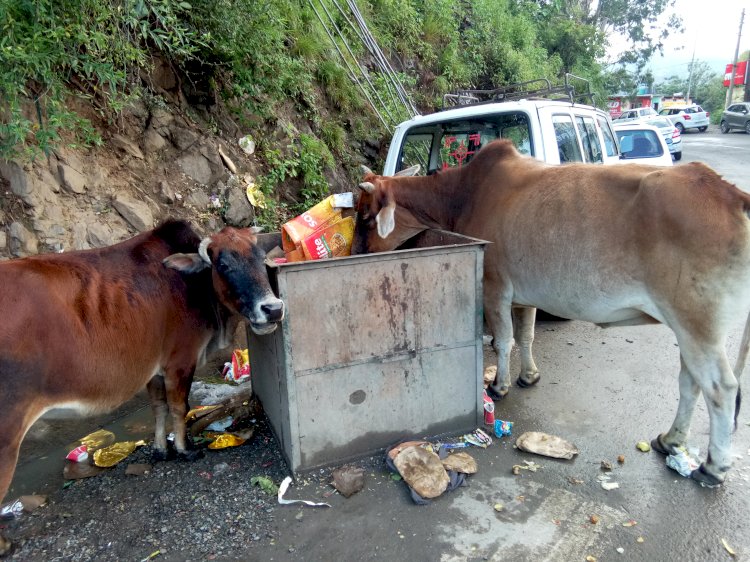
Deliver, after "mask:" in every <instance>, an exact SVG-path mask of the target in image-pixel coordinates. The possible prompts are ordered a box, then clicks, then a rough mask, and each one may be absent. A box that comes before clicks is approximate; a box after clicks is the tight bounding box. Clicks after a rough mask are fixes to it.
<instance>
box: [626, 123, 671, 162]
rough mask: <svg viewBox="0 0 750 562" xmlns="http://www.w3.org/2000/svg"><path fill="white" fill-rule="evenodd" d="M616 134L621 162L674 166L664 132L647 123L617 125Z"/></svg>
mask: <svg viewBox="0 0 750 562" xmlns="http://www.w3.org/2000/svg"><path fill="white" fill-rule="evenodd" d="M615 135H616V136H617V140H618V141H619V143H620V152H621V153H622V156H621V157H620V163H623V164H629V163H637V164H649V165H651V166H672V165H673V164H672V155H671V154H670V153H669V147H667V142H666V141H665V140H664V137H663V136H662V133H661V131H660V130H659V129H657V128H656V127H654V126H653V125H648V124H646V123H622V124H620V125H615Z"/></svg>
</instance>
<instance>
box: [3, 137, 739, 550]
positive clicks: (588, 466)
mask: <svg viewBox="0 0 750 562" xmlns="http://www.w3.org/2000/svg"><path fill="white" fill-rule="evenodd" d="M683 142H684V146H683V160H682V161H681V162H680V163H679V164H678V165H684V164H685V163H686V162H690V161H694V160H702V161H704V162H706V163H708V164H709V165H711V166H712V167H714V168H715V169H716V170H717V171H718V172H719V173H721V174H722V175H724V177H725V178H726V179H728V180H729V181H732V182H734V183H736V184H737V185H738V186H740V187H741V188H742V189H745V190H747V191H750V181H749V180H748V178H747V174H746V173H743V165H742V164H741V163H742V162H743V161H745V162H747V161H748V157H747V155H748V151H749V150H750V136H749V135H745V134H742V133H733V134H729V135H721V134H719V133H718V131H714V130H709V132H707V133H687V134H685V135H684V137H683ZM743 322H744V318H739V317H738V318H737V319H736V323H735V325H734V327H733V330H732V333H731V337H730V340H729V355H730V360H732V361H733V359H734V357H735V356H736V353H737V348H738V345H739V339H740V336H741V330H742V325H743ZM535 354H536V360H537V364H538V366H539V368H540V371H541V374H542V380H541V382H540V383H539V384H538V385H537V386H535V387H533V388H531V389H520V388H517V387H514V388H513V389H512V390H511V393H510V395H509V396H508V397H507V398H506V399H505V400H504V401H502V402H499V403H498V404H497V411H496V416H497V417H498V418H500V419H504V420H509V421H512V422H513V423H514V427H513V437H512V438H508V437H506V438H503V439H500V440H496V441H495V443H493V444H492V445H491V446H490V447H488V448H487V449H479V448H472V449H471V450H470V453H471V454H472V455H473V456H474V457H475V458H476V460H477V462H478V465H479V472H478V473H477V474H475V475H473V476H471V477H469V479H468V486H467V487H463V488H459V489H457V490H454V491H453V492H450V493H446V494H444V495H443V496H441V497H440V498H437V499H436V500H434V501H433V502H432V503H431V504H430V505H427V506H416V505H415V504H413V503H412V501H411V499H410V498H409V496H408V494H407V491H406V487H405V485H404V484H403V482H395V481H393V480H392V479H391V478H390V475H389V474H388V472H387V471H386V470H385V467H384V466H383V464H382V463H380V462H379V461H378V460H377V459H376V461H375V462H374V463H373V462H371V463H369V464H368V465H366V466H368V471H367V475H366V486H365V489H364V490H363V491H361V492H359V493H358V494H355V495H354V496H352V497H351V498H349V499H345V498H344V497H342V496H339V495H333V496H331V497H329V498H326V500H325V501H328V502H330V503H331V505H332V506H333V507H332V508H330V509H302V508H300V507H287V506H279V507H277V508H275V509H274V512H273V514H269V517H273V525H274V527H275V531H274V533H273V537H274V538H272V539H263V540H261V541H259V542H258V543H257V545H256V546H253V548H252V549H250V550H243V549H242V548H239V547H238V550H237V551H235V552H233V553H232V555H231V556H230V557H228V558H231V559H243V560H276V561H284V560H295V561H297V560H299V561H305V562H308V561H330V560H342V561H348V560H401V559H406V560H413V561H415V562H416V561H438V560H439V561H441V562H453V561H465V560H472V561H473V560H495V561H500V560H502V561H510V562H526V561H529V560H534V561H584V560H587V557H589V556H590V557H594V558H595V559H596V560H598V561H600V562H601V561H608V560H628V561H637V562H639V561H643V562H652V561H656V560H659V561H665V560H666V561H680V562H683V561H686V562H692V561H695V562H699V561H701V562H702V561H705V560H711V561H722V560H732V557H731V556H730V554H729V553H728V551H727V550H726V548H725V546H724V543H723V542H722V541H725V542H726V544H727V545H728V546H730V547H731V548H733V549H734V551H736V553H737V556H738V558H739V559H743V558H744V559H747V557H748V556H750V534H748V533H747V519H748V514H750V484H749V483H748V479H749V478H750V427H749V425H750V423H749V422H750V407H748V406H750V404H747V403H746V405H745V409H744V411H743V413H742V414H741V415H740V422H739V427H738V430H737V432H736V433H735V435H734V442H733V454H734V467H733V470H732V471H731V472H730V474H729V476H728V478H727V482H726V484H725V485H724V486H723V487H721V488H718V489H707V488H701V487H700V486H699V485H697V484H696V483H695V482H693V481H691V480H689V479H685V478H683V477H681V476H679V475H678V474H677V473H676V472H674V471H672V470H670V469H669V468H667V467H666V466H665V462H664V457H662V456H661V455H659V454H657V453H655V452H653V451H652V452H648V453H644V452H641V451H639V450H637V449H636V443H637V442H639V441H642V440H650V439H651V438H653V437H655V436H656V435H657V434H658V433H659V432H663V431H666V430H667V429H668V428H669V426H670V424H671V422H672V419H673V417H674V413H675V410H676V408H677V401H678V385H677V373H678V369H679V353H678V349H677V346H676V341H675V337H674V335H673V334H672V333H671V332H670V331H669V330H668V329H667V328H665V327H663V326H650V327H631V328H612V329H608V330H603V329H601V328H598V327H596V326H594V325H591V324H587V323H583V322H551V321H540V322H538V323H537V336H536V341H535ZM486 355H487V358H486V360H487V364H489V362H490V361H491V359H492V352H491V350H489V348H486ZM518 369H519V361H518V354H517V352H514V353H513V355H512V371H513V372H514V373H517V372H518ZM446 392H450V389H446ZM138 405H142V402H139V403H138ZM321 407H324V405H322V406H321ZM373 415H377V412H375V413H373ZM525 431H543V432H547V433H550V434H554V435H558V436H561V437H564V438H566V439H568V440H570V441H573V442H574V443H575V444H576V445H577V447H578V448H579V450H580V454H579V455H578V456H577V457H576V458H575V459H573V460H568V461H562V460H553V459H548V458H545V457H539V456H534V455H530V454H526V453H521V452H520V451H518V450H517V449H515V448H514V447H513V443H514V439H515V437H517V436H518V435H520V434H521V433H523V432H525ZM80 433H81V432H80V430H79V434H80ZM30 439H31V440H32V441H33V439H34V434H33V432H32V435H31V436H30ZM707 439H708V419H707V415H706V408H705V405H704V404H703V402H702V401H701V402H699V404H698V408H697V410H696V414H695V418H694V422H693V431H692V434H691V438H690V443H689V444H690V445H691V446H695V447H698V448H699V449H700V452H701V454H702V456H705V450H706V444H707ZM66 440H67V438H66ZM66 440H63V442H65V441H66ZM32 446H33V443H30V444H28V445H27V444H24V448H25V450H28V447H32ZM58 446H59V444H58ZM270 446H272V445H270ZM619 455H623V456H624V463H622V464H618V462H617V458H618V456H619ZM27 457H28V455H27ZM525 460H529V461H531V460H533V461H534V462H536V463H537V464H539V465H541V466H542V468H541V469H540V470H539V471H537V472H529V471H521V473H520V474H519V475H513V474H512V471H511V469H512V467H513V465H517V464H523V461H525ZM603 460H605V461H608V462H610V463H612V464H613V465H614V469H613V471H612V481H616V482H617V483H619V488H618V489H615V490H611V491H606V490H604V489H603V488H602V487H601V485H600V482H599V481H598V477H599V476H600V475H601V473H602V470H601V468H600V464H601V461H603ZM32 464H33V459H32V460H28V461H27V466H31V465H32ZM174 466H175V468H174V470H178V471H188V470H189V468H187V466H186V465H185V464H175V465H174ZM57 470H59V468H58V469H57ZM58 474H59V473H58ZM316 476H319V474H316ZM37 478H38V477H37ZM58 478H59V476H58ZM317 480H318V478H315V477H313V478H310V480H309V481H308V480H306V479H303V480H300V481H298V482H297V483H296V484H295V486H294V487H293V488H292V489H291V490H290V493H289V495H290V496H292V497H295V498H304V499H316V498H317V499H320V495H321V492H322V489H321V487H320V486H319V485H318V484H317ZM16 486H17V488H16V489H18V490H21V489H23V483H22V482H20V481H19V482H17V483H16ZM62 501H63V502H64V500H62ZM498 504H501V505H502V510H501V511H497V510H496V509H495V506H496V505H498ZM54 509H58V510H62V511H64V505H62V506H61V507H55V508H54ZM592 516H596V517H598V518H599V519H598V522H597V523H592ZM148 524H149V525H151V524H154V525H156V526H158V522H149V523H148ZM95 540H98V539H95ZM106 540H111V538H110V539H108V538H106V537H102V538H101V541H106ZM164 540H165V541H166V540H168V539H164ZM163 546H165V547H167V546H168V547H169V549H168V550H169V552H172V553H175V552H176V550H175V548H174V546H173V545H170V544H168V543H165V544H164V545H163ZM144 548H145V547H144ZM152 550H154V549H152ZM196 557H197V558H200V555H196ZM196 557H194V559H196ZM162 558H163V559H168V560H178V559H179V557H178V556H177V555H175V554H171V555H167V556H166V557H164V556H163V557H162ZM133 559H136V557H135V555H134V557H133Z"/></svg>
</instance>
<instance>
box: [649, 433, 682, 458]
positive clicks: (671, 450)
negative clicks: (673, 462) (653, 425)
mask: <svg viewBox="0 0 750 562" xmlns="http://www.w3.org/2000/svg"><path fill="white" fill-rule="evenodd" d="M651 448H652V449H653V450H654V451H656V452H657V453H661V454H662V455H676V454H677V453H678V452H679V451H678V450H677V447H676V446H675V445H669V444H667V443H665V442H664V434H663V433H660V434H659V435H657V436H656V439H652V440H651Z"/></svg>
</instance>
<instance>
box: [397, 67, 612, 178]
mask: <svg viewBox="0 0 750 562" xmlns="http://www.w3.org/2000/svg"><path fill="white" fill-rule="evenodd" d="M537 85H539V86H540V87H529V86H537ZM561 93H562V94H564V96H565V98H564V99H560V98H559V95H560V94H561ZM554 95H557V96H558V99H548V98H544V97H542V96H554ZM583 96H588V99H590V94H583ZM577 99H580V96H576V95H575V93H574V92H573V89H572V87H570V86H569V84H568V81H567V77H566V84H565V86H563V87H553V86H551V85H550V83H549V81H548V80H546V79H541V80H532V81H530V82H525V83H520V84H512V85H510V86H507V87H505V88H500V89H497V90H463V91H461V92H458V93H455V94H448V95H446V96H445V97H444V99H443V106H444V107H445V106H446V105H450V104H453V105H455V106H456V107H454V108H452V109H445V110H443V111H438V112H436V113H432V114H430V115H421V116H417V117H414V118H412V119H409V120H408V121H404V122H403V123H401V124H400V125H398V127H397V128H396V131H395V132H394V134H393V138H392V139H391V143H390V147H389V150H388V155H387V157H386V162H385V167H384V169H383V174H384V175H393V174H395V173H396V172H398V171H399V170H402V169H405V168H408V167H409V166H412V165H414V164H420V165H421V170H422V173H427V174H430V173H434V172H435V171H437V170H440V169H444V168H449V167H454V166H460V165H462V164H465V163H467V162H469V161H470V160H471V158H472V157H473V155H474V154H475V153H476V152H477V151H478V150H479V149H480V148H481V147H482V146H484V145H485V144H487V143H488V142H490V141H492V140H495V139H498V138H509V139H511V140H512V141H513V142H514V143H515V145H516V147H517V148H518V150H519V151H520V152H521V153H523V154H528V155H530V156H532V157H534V158H537V159H538V160H542V161H544V162H548V163H550V164H562V163H566V162H591V163H598V164H616V163H618V162H619V160H620V151H619V147H618V144H617V140H616V138H615V135H614V133H613V130H612V122H611V120H610V118H609V115H608V114H607V113H605V112H604V111H602V110H600V109H597V108H595V107H592V106H590V105H585V104H581V103H577V102H576V100H577Z"/></svg>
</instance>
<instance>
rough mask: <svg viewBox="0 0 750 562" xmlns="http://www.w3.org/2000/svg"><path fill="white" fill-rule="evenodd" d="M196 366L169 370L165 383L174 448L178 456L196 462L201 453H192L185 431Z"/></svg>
mask: <svg viewBox="0 0 750 562" xmlns="http://www.w3.org/2000/svg"><path fill="white" fill-rule="evenodd" d="M194 372H195V365H194V364H193V365H191V366H190V367H189V368H175V369H171V370H167V372H166V374H165V377H164V378H165V383H166V391H167V404H169V413H170V415H171V416H172V431H174V447H175V449H176V450H177V455H178V456H179V457H181V458H183V459H185V460H194V459H197V458H199V457H200V456H201V452H199V451H190V450H188V446H187V432H186V429H185V414H187V403H188V395H189V394H190V386H191V385H192V383H193V374H194Z"/></svg>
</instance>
